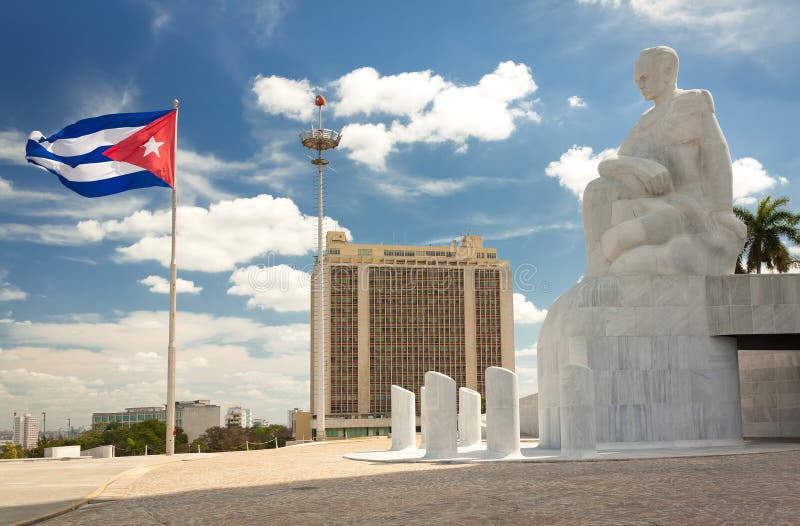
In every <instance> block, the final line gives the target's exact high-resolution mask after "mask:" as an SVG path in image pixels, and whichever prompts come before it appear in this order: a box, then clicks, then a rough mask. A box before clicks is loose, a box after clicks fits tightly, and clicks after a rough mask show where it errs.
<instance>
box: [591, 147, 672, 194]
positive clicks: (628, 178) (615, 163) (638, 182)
mask: <svg viewBox="0 0 800 526" xmlns="http://www.w3.org/2000/svg"><path fill="white" fill-rule="evenodd" d="M597 171H598V172H599V173H600V176H601V177H605V178H606V179H611V180H612V181H616V182H618V183H619V184H621V185H623V186H625V187H626V188H628V189H629V190H630V191H632V192H634V193H638V194H650V195H662V194H666V193H669V192H671V191H672V190H673V186H672V180H671V179H670V176H669V170H667V168H666V167H664V166H663V165H661V164H660V163H657V162H655V161H651V160H650V159H644V158H641V157H632V156H629V155H617V156H615V157H611V158H609V159H606V160H604V161H602V162H601V163H600V165H599V166H598V167H597Z"/></svg>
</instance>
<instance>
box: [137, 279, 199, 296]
mask: <svg viewBox="0 0 800 526" xmlns="http://www.w3.org/2000/svg"><path fill="white" fill-rule="evenodd" d="M139 283H141V284H142V285H146V286H148V287H150V292H154V293H156V294H169V280H168V279H166V278H162V277H161V276H152V275H151V276H147V277H146V278H144V279H140V280H139ZM201 290H203V287H198V286H197V285H195V284H194V281H189V280H185V279H181V278H177V279H176V280H175V292H176V293H178V294H181V293H187V294H199V293H200V291H201Z"/></svg>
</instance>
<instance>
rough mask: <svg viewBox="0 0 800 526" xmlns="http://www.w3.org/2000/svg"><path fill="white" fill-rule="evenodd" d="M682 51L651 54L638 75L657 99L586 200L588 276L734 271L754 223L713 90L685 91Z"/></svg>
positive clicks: (645, 92)
mask: <svg viewBox="0 0 800 526" xmlns="http://www.w3.org/2000/svg"><path fill="white" fill-rule="evenodd" d="M677 78H678V55H677V54H676V53H675V51H674V50H673V49H671V48H668V47H654V48H648V49H645V50H644V51H642V53H641V54H640V55H639V60H638V61H637V62H636V66H635V67H634V74H633V80H634V82H635V83H636V85H637V87H638V88H639V90H640V91H641V92H642V96H643V97H644V98H645V99H646V100H648V101H652V102H653V106H652V107H651V108H650V109H648V110H647V111H646V112H645V113H644V114H643V115H642V117H641V118H640V119H639V122H637V123H636V125H635V126H634V127H633V129H632V130H631V131H630V133H629V134H628V137H627V138H626V139H625V141H623V143H622V145H621V146H620V147H619V152H618V154H617V155H616V156H615V157H613V158H610V159H606V160H605V161H603V162H601V163H600V166H599V168H598V171H599V173H600V177H599V178H597V179H595V180H593V181H592V182H591V183H589V185H588V187H587V188H586V191H585V193H584V199H583V222H584V231H585V235H586V254H587V259H588V268H587V274H586V275H587V276H601V275H605V274H615V275H622V274H693V275H717V274H729V273H731V272H733V268H734V264H735V262H736V256H737V255H738V254H739V251H740V250H741V247H742V245H743V243H744V237H745V227H744V225H743V224H742V223H741V222H740V221H739V220H738V219H737V218H736V217H735V216H734V214H733V211H732V190H731V158H730V153H729V152H728V145H727V143H726V142H725V137H724V136H723V135H722V131H721V130H720V127H719V124H718V123H717V119H716V117H715V116H714V102H713V100H712V98H711V94H710V93H709V92H708V91H705V90H696V89H695V90H682V89H678V88H677Z"/></svg>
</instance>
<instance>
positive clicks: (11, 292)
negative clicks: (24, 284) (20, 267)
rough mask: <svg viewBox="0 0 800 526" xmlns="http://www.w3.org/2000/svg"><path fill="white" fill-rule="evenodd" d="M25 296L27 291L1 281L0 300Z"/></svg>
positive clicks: (17, 298)
mask: <svg viewBox="0 0 800 526" xmlns="http://www.w3.org/2000/svg"><path fill="white" fill-rule="evenodd" d="M27 297H28V293H27V292H25V291H23V290H20V289H18V288H17V287H14V286H13V285H11V284H9V283H3V284H2V285H0V301H17V300H24V299H26V298H27Z"/></svg>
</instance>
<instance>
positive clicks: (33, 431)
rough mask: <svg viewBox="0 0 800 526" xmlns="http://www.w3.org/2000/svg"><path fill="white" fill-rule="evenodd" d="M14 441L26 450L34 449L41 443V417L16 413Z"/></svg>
mask: <svg viewBox="0 0 800 526" xmlns="http://www.w3.org/2000/svg"><path fill="white" fill-rule="evenodd" d="M12 441H13V442H14V443H15V444H17V445H19V446H22V447H23V448H25V449H33V448H35V447H36V444H37V443H38V442H39V416H38V415H37V416H32V415H31V414H30V413H25V414H24V415H18V414H16V413H14V436H13V438H12Z"/></svg>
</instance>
